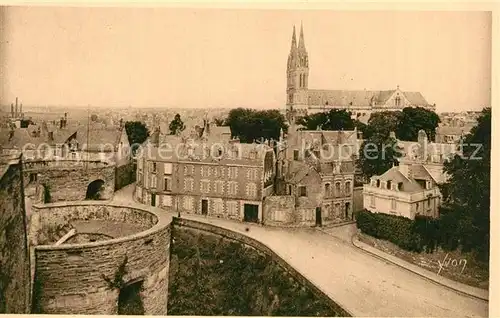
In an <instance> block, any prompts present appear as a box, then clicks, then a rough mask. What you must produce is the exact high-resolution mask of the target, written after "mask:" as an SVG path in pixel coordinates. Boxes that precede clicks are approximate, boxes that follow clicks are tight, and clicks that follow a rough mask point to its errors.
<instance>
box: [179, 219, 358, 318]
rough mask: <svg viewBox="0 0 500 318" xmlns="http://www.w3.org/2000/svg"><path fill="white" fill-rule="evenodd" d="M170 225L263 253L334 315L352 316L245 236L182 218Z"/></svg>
mask: <svg viewBox="0 0 500 318" xmlns="http://www.w3.org/2000/svg"><path fill="white" fill-rule="evenodd" d="M172 225H173V226H174V227H179V228H181V227H184V228H189V229H193V230H196V231H200V232H204V233H210V234H214V235H218V236H221V237H223V238H224V239H226V240H229V241H236V242H240V243H243V244H244V245H246V246H249V247H252V248H255V249H256V250H258V251H259V252H260V253H264V254H266V255H268V256H270V257H271V259H272V260H273V261H275V262H276V263H277V264H278V265H279V266H280V267H281V268H283V270H284V271H285V272H287V273H288V274H289V275H290V276H292V277H293V278H294V279H295V280H297V281H298V282H299V284H301V285H302V286H304V287H305V288H307V289H309V290H311V292H312V293H313V294H314V295H315V296H316V297H318V298H319V299H321V301H323V302H325V303H326V304H328V306H329V307H330V308H331V309H332V310H333V311H334V312H336V313H339V314H340V316H343V317H351V316H352V315H351V314H350V313H349V312H348V311H346V310H345V309H343V308H341V307H340V306H339V305H338V304H337V303H335V301H333V300H332V299H331V298H330V297H328V296H327V295H326V294H325V293H324V292H323V291H321V290H320V289H319V288H318V287H317V286H316V285H314V284H313V283H311V282H310V281H309V280H308V279H307V278H305V277H304V276H303V275H302V274H300V273H299V272H298V271H297V270H296V269H295V268H293V267H292V266H291V265H290V264H288V263H287V262H286V261H285V260H283V259H282V258H281V257H280V256H278V255H277V254H276V253H274V252H273V250H271V249H270V248H269V247H267V246H266V245H264V244H262V243H260V242H259V241H257V240H255V239H253V238H250V237H248V236H246V235H243V234H240V233H236V232H233V231H230V230H227V229H224V228H221V227H218V226H215V225H212V224H206V223H201V222H197V221H193V220H188V219H182V218H176V217H174V218H173V222H172Z"/></svg>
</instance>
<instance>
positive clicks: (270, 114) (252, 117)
mask: <svg viewBox="0 0 500 318" xmlns="http://www.w3.org/2000/svg"><path fill="white" fill-rule="evenodd" d="M225 123H226V125H228V126H229V127H231V134H232V136H233V137H238V138H239V139H240V141H241V142H243V143H251V142H253V141H256V140H262V139H274V140H278V139H279V136H280V130H281V129H283V131H284V132H286V131H287V129H288V127H287V125H286V124H285V117H284V116H283V115H282V114H281V113H280V112H279V111H278V110H276V109H271V110H262V111H257V110H253V109H249V108H235V109H232V110H231V111H230V112H229V114H228V116H227V118H226V120H225Z"/></svg>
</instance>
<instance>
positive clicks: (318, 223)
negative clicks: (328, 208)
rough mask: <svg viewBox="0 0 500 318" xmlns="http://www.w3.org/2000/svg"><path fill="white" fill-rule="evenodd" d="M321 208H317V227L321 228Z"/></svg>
mask: <svg viewBox="0 0 500 318" xmlns="http://www.w3.org/2000/svg"><path fill="white" fill-rule="evenodd" d="M321 224H322V222H321V208H319V207H318V208H316V226H321Z"/></svg>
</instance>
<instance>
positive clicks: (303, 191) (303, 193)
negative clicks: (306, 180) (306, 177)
mask: <svg viewBox="0 0 500 318" xmlns="http://www.w3.org/2000/svg"><path fill="white" fill-rule="evenodd" d="M299 196H301V197H306V196H307V190H306V186H300V187H299Z"/></svg>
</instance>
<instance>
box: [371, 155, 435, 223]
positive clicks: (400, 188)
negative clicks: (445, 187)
mask: <svg viewBox="0 0 500 318" xmlns="http://www.w3.org/2000/svg"><path fill="white" fill-rule="evenodd" d="M363 200H364V208H365V209H366V210H368V211H371V212H373V213H384V214H389V215H396V216H403V217H406V218H408V219H412V220H413V219H415V216H416V215H424V216H428V217H432V218H437V217H438V216H439V205H440V203H441V193H440V191H439V187H438V183H437V182H436V180H435V179H434V178H433V177H432V175H431V174H430V173H429V171H428V170H427V169H426V168H425V167H424V166H423V165H411V166H410V167H409V169H407V170H401V169H400V167H398V166H395V167H392V168H391V169H389V170H388V171H387V172H385V173H384V174H382V175H380V176H373V177H372V178H371V180H370V183H369V184H365V185H364V186H363Z"/></svg>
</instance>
